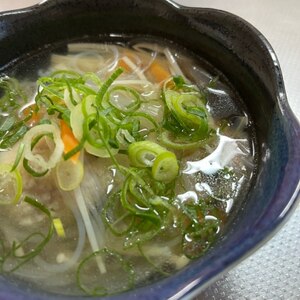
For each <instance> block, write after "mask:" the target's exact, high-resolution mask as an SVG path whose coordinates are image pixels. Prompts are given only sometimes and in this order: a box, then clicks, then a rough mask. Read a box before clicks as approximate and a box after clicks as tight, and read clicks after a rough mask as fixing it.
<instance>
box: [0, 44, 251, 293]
mask: <svg viewBox="0 0 300 300" xmlns="http://www.w3.org/2000/svg"><path fill="white" fill-rule="evenodd" d="M48 61H49V64H48V65H47V66H46V67H43V68H41V69H40V70H39V71H38V74H36V75H35V76H32V75H31V76H30V78H32V77H35V78H34V80H33V79H31V80H29V79H28V78H27V79H26V78H25V79H24V78H22V79H21V78H19V79H18V80H17V79H15V78H14V77H13V76H12V75H11V77H8V76H3V77H2V78H1V79H0V85H1V104H0V109H1V116H0V137H1V139H0V148H1V149H0V150H1V152H0V204H1V210H0V223H1V226H0V228H1V229H0V245H1V250H0V251H1V253H0V266H1V271H2V272H3V273H4V274H6V273H10V274H12V275H13V276H15V277H16V278H19V279H22V280H25V281H26V282H30V283H31V284H32V286H34V287H39V288H40V287H42V289H44V290H47V291H51V292H55V293H61V294H70V295H81V294H89V295H107V294H113V293H119V292H122V291H125V290H127V289H131V288H133V287H136V286H141V285H145V284H147V283H150V282H153V281H155V280H157V279H159V278H161V277H163V276H168V275H170V274H173V273H174V272H175V271H177V270H179V269H181V268H183V267H184V266H186V265H187V264H188V263H189V262H190V261H191V260H193V259H195V258H198V257H200V256H202V255H203V254H204V253H205V252H206V251H207V250H208V249H209V248H210V246H211V245H212V244H213V243H214V241H215V240H216V239H217V238H218V236H219V235H220V234H221V233H222V230H223V228H224V226H225V224H226V220H227V219H228V215H229V214H230V212H231V209H232V206H233V205H234V204H235V202H237V201H238V199H239V198H240V197H241V194H242V193H246V191H247V189H248V187H249V182H250V179H251V176H252V172H253V168H254V163H253V157H254V150H253V146H252V143H253V141H252V140H251V136H250V134H249V132H250V129H251V122H249V119H248V116H247V114H246V113H245V112H244V111H243V109H241V106H240V105H239V104H238V102H236V101H235V100H236V98H238V96H237V95H236V94H235V92H234V91H233V90H232V89H231V88H230V85H229V84H227V83H226V81H225V80H221V79H219V78H218V75H220V74H218V73H217V72H216V71H215V70H213V71H211V69H209V68H208V67H207V65H206V64H204V63H203V62H201V61H200V60H199V59H197V58H196V57H194V56H193V55H189V54H188V53H187V52H185V51H183V50H180V49H177V48H176V47H174V46H172V45H171V44H170V45H169V44H167V43H160V44H156V43H152V42H151V43H150V42H149V41H147V40H145V41H142V42H141V41H130V42H129V43H124V44H100V43H71V44H68V45H67V51H53V52H52V53H51V55H50V56H49V58H48ZM23 68H24V66H23ZM220 78H222V76H221V77H220ZM249 128H250V129H249Z"/></svg>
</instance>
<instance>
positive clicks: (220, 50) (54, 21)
mask: <svg viewBox="0 0 300 300" xmlns="http://www.w3.org/2000/svg"><path fill="white" fill-rule="evenodd" d="M124 36H125V37H126V36H152V37H159V38H163V39H167V40H170V41H174V42H175V43H177V44H179V45H181V46H183V47H185V48H187V49H188V50H190V51H192V52H194V53H195V54H196V55H198V56H200V57H203V58H204V59H205V60H206V61H208V62H209V63H211V64H212V65H213V66H215V67H216V68H217V69H219V70H220V71H221V72H222V73H223V74H224V75H225V76H226V77H227V78H228V79H229V81H230V82H231V84H232V85H233V86H234V87H236V89H237V90H238V92H239V94H240V95H241V97H242V99H243V101H244V105H245V106H246V107H247V110H248V111H249V113H250V115H251V118H252V120H253V122H254V125H255V130H256V144H257V145H256V148H257V150H258V155H257V166H258V167H257V172H256V175H255V178H254V179H253V185H252V187H251V190H250V192H249V193H248V195H247V197H245V200H244V201H243V202H242V203H241V204H240V205H239V207H238V213H236V214H234V218H232V219H231V221H230V226H228V227H227V229H226V230H225V233H224V235H223V236H222V237H221V239H220V240H219V241H218V242H217V243H216V245H215V246H214V247H213V248H212V249H211V251H209V253H207V255H205V256H204V257H203V258H201V259H198V260H196V261H194V262H193V263H192V264H190V265H189V266H187V267H185V268H184V269H183V270H181V271H179V272H178V273H176V274H174V275H173V276H171V277H169V278H166V279H164V280H161V281H159V282H157V283H154V284H152V285H149V286H145V287H143V288H138V289H136V290H133V291H129V292H127V293H124V294H122V295H115V296H111V297H110V299H167V298H171V299H177V298H181V297H190V296H192V295H194V294H195V293H197V292H199V291H200V290H201V289H202V288H203V287H204V286H205V285H206V284H207V283H209V282H210V281H211V280H212V279H214V278H215V277H216V276H217V275H219V274H220V273H221V272H223V271H224V270H226V269H227V268H228V267H229V266H231V265H232V264H234V263H236V262H237V261H238V260H239V259H241V257H243V256H244V255H246V254H247V253H249V251H251V250H253V249H254V248H255V247H257V246H258V245H259V244H261V242H262V241H264V240H266V238H268V237H270V236H271V234H272V233H274V230H275V229H276V228H278V225H279V224H281V223H282V221H283V220H284V219H285V217H286V216H287V214H288V213H289V212H290V211H291V210H292V208H293V207H294V206H295V203H296V199H297V197H298V195H299V177H300V174H299V173H300V167H299V166H300V164H299V163H300V157H299V150H298V149H299V145H300V142H299V140H300V138H299V131H300V129H299V124H298V122H297V121H296V119H295V117H294V115H293V114H292V112H291V110H290V108H289V106H288V103H287V99H286V93H285V89H284V84H283V80H282V75H281V70H280V67H279V63H278V60H277V58H276V55H275V54H274V51H273V49H272V47H271V46H270V45H269V43H268V42H267V41H266V39H265V38H264V37H263V36H262V35H261V34H260V33H259V32H258V31H257V30H256V29H255V28H253V27H252V26H251V25H249V24H248V23H247V22H245V21H244V20H242V19H240V18H239V17H237V16H234V15H232V14H229V13H227V12H223V11H218V10H213V9H202V8H197V9H194V8H187V7H182V6H179V5H177V4H175V3H173V2H171V1H164V0H152V1H144V0H119V1H118V0H89V1H86V0H52V1H46V2H44V3H43V4H40V5H36V6H33V7H31V8H28V9H24V10H20V11H12V12H6V13H2V14H1V15H0V72H1V73H5V71H6V70H7V69H9V68H11V67H12V66H13V65H15V64H18V63H19V62H21V61H22V62H23V61H26V59H27V57H29V56H31V55H33V54H34V53H37V52H39V51H44V50H45V49H51V47H52V45H54V44H57V43H59V42H63V41H64V42H65V41H72V40H78V39H82V38H89V39H94V40H99V41H101V40H102V41H103V40H104V41H112V40H115V39H117V38H121V37H124ZM0 298H1V299H2V298H3V299H7V300H9V299H73V297H67V296H58V295H50V294H45V293H44V292H42V291H30V290H27V289H26V288H25V286H23V285H22V284H18V285H15V284H14V283H13V282H11V281H9V280H6V278H5V277H1V278H0ZM84 299H86V298H84Z"/></svg>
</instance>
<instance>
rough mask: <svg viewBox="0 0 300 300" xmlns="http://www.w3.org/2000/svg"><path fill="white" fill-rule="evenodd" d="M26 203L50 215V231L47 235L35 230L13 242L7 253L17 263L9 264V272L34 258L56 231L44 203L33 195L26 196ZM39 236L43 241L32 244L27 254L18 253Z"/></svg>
mask: <svg viewBox="0 0 300 300" xmlns="http://www.w3.org/2000/svg"><path fill="white" fill-rule="evenodd" d="M24 203H27V204H29V205H31V206H32V207H34V208H36V209H37V210H39V211H41V212H42V213H43V214H45V215H46V216H47V217H48V219H49V221H50V222H49V229H48V232H47V234H46V235H45V234H43V233H41V232H34V233H32V234H30V235H29V236H28V237H27V238H25V239H24V240H23V241H21V242H15V241H14V242H13V244H12V247H11V250H10V251H9V252H8V253H7V256H6V258H8V257H9V256H13V257H14V260H15V261H16V264H15V265H9V270H6V271H7V272H14V271H15V270H17V269H18V268H20V267H21V266H22V265H24V264H25V263H27V262H28V261H29V260H31V259H32V258H34V257H35V256H37V255H38V254H39V253H40V252H41V251H42V250H43V249H44V247H45V246H46V245H47V243H48V242H49V241H50V239H51V237H52V235H53V232H54V226H53V222H52V216H51V213H50V211H49V210H48V209H47V208H46V207H45V206H44V205H43V204H42V203H40V202H39V201H37V200H35V199H33V198H31V197H28V196H26V197H25V198H24ZM37 237H39V238H41V241H40V242H39V243H38V244H37V245H35V246H34V247H33V246H32V245H31V246H30V249H28V252H27V253H25V254H22V255H18V254H17V253H18V250H19V249H22V248H24V246H25V245H26V244H28V243H29V242H30V241H31V240H32V241H35V243H36V238H37Z"/></svg>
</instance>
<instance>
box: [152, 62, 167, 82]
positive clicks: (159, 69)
mask: <svg viewBox="0 0 300 300" xmlns="http://www.w3.org/2000/svg"><path fill="white" fill-rule="evenodd" d="M149 71H150V73H151V75H152V76H153V77H154V79H155V81H156V82H162V81H164V80H166V79H168V78H169V77H171V74H170V72H169V71H168V70H166V69H165V68H164V67H163V66H162V65H161V64H159V63H158V62H153V63H152V64H151V66H150V67H149Z"/></svg>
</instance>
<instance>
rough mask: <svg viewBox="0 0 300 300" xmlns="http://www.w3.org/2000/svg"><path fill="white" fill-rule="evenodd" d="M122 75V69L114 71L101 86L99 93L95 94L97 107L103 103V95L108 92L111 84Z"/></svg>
mask: <svg viewBox="0 0 300 300" xmlns="http://www.w3.org/2000/svg"><path fill="white" fill-rule="evenodd" d="M122 73H123V69H122V68H118V69H117V70H115V71H114V72H113V73H112V74H111V76H110V77H109V78H108V79H107V80H106V81H105V82H104V83H103V84H102V86H101V88H100V90H99V92H98V93H97V96H96V103H97V106H101V104H102V101H103V97H104V95H105V93H106V92H107V91H108V89H109V87H110V86H111V85H112V83H113V82H114V81H115V80H116V79H117V78H118V77H119V76H120V75H121V74H122Z"/></svg>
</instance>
